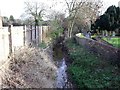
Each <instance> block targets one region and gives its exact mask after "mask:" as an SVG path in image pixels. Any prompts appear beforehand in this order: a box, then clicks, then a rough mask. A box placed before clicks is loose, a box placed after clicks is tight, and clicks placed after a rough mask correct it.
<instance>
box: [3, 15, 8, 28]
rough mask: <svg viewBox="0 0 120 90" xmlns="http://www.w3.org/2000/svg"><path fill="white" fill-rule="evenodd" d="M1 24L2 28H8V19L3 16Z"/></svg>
mask: <svg viewBox="0 0 120 90" xmlns="http://www.w3.org/2000/svg"><path fill="white" fill-rule="evenodd" d="M2 22H3V26H8V24H9V19H8V17H6V16H3V17H2Z"/></svg>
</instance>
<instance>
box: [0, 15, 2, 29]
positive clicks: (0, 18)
mask: <svg viewBox="0 0 120 90" xmlns="http://www.w3.org/2000/svg"><path fill="white" fill-rule="evenodd" d="M0 28H2V17H1V16H0Z"/></svg>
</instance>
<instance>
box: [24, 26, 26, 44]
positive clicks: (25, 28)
mask: <svg viewBox="0 0 120 90" xmlns="http://www.w3.org/2000/svg"><path fill="white" fill-rule="evenodd" d="M25 31H26V25H24V26H23V44H24V46H25Z"/></svg>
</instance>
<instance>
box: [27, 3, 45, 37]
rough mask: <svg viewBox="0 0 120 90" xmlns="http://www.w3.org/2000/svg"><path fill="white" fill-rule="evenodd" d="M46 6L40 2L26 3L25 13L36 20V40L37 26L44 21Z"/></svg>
mask: <svg viewBox="0 0 120 90" xmlns="http://www.w3.org/2000/svg"><path fill="white" fill-rule="evenodd" d="M44 11H45V6H44V3H38V2H25V12H26V14H28V15H30V16H32V17H33V18H34V24H35V39H36V26H37V25H38V24H39V22H40V21H42V17H43V15H44Z"/></svg>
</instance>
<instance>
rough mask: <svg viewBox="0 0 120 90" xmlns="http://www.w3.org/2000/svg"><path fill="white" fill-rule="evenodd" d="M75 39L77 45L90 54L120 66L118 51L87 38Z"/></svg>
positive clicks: (119, 50)
mask: <svg viewBox="0 0 120 90" xmlns="http://www.w3.org/2000/svg"><path fill="white" fill-rule="evenodd" d="M75 39H76V41H77V43H78V44H81V45H82V46H84V47H85V48H86V49H87V50H89V51H90V52H93V53H95V54H97V55H98V56H100V57H101V58H102V59H104V60H108V61H111V63H112V64H117V65H119V66H120V49H118V48H115V47H112V46H110V45H107V44H104V43H101V42H98V41H95V40H92V39H88V38H80V37H76V38H75Z"/></svg>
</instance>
